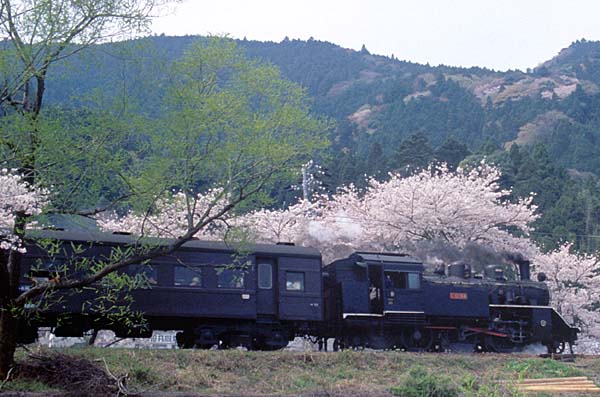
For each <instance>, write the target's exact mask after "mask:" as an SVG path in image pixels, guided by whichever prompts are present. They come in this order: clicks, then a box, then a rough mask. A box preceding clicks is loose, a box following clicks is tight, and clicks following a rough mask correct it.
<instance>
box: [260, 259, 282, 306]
mask: <svg viewBox="0 0 600 397" xmlns="http://www.w3.org/2000/svg"><path fill="white" fill-rule="evenodd" d="M256 273H257V277H256V279H257V288H256V313H257V314H258V315H259V316H260V315H263V316H275V315H276V314H277V309H278V308H277V286H276V284H277V264H276V263H275V261H274V260H273V259H265V258H256Z"/></svg>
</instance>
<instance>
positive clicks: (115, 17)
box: [0, 1, 329, 377]
mask: <svg viewBox="0 0 600 397" xmlns="http://www.w3.org/2000/svg"><path fill="white" fill-rule="evenodd" d="M30 3H31V4H30ZM61 3H62V6H63V8H64V9H63V10H62V11H63V12H62V13H61V12H60V11H61V9H60V7H59V8H58V9H55V8H54V6H57V7H58V6H59V5H58V2H39V4H38V3H37V2H29V1H23V2H19V3H18V4H19V6H20V8H19V13H18V14H14V12H15V10H16V9H17V7H16V6H15V5H14V3H11V4H9V2H6V1H3V2H2V6H3V7H2V9H1V11H2V14H0V16H1V18H2V26H3V27H4V29H5V31H6V32H7V37H8V38H9V40H8V41H7V42H5V43H4V45H5V46H7V49H6V50H5V51H3V52H2V57H3V61H4V63H3V64H2V66H5V68H4V69H2V73H3V74H4V75H3V77H4V79H3V80H4V81H8V82H10V83H12V84H13V85H12V86H10V85H6V84H5V86H4V87H3V88H2V92H4V94H3V95H2V97H1V99H2V102H1V106H2V116H3V117H2V127H3V128H2V140H1V142H0V144H1V145H2V149H1V150H2V151H1V154H2V158H1V159H0V161H2V162H3V163H4V164H11V165H12V166H16V168H18V169H19V170H20V171H21V173H22V174H23V175H25V181H26V182H27V183H29V184H35V185H42V186H43V185H50V184H53V185H54V184H57V185H56V190H55V194H54V195H53V196H52V197H51V201H52V202H53V203H54V204H55V205H54V207H53V208H52V209H51V210H52V211H54V212H64V211H65V210H66V211H68V212H75V210H77V212H79V213H84V214H87V215H90V214H96V213H98V212H100V211H103V210H104V209H106V208H105V207H92V208H86V206H89V205H90V204H93V203H97V202H98V200H99V199H100V198H101V197H102V196H106V195H107V189H108V190H109V192H108V196H109V197H110V198H111V199H112V201H113V203H112V204H115V203H116V202H119V203H121V205H122V206H123V207H124V208H133V209H134V210H139V211H140V212H141V213H144V214H152V212H153V211H155V210H156V208H155V205H154V204H155V203H156V201H157V199H158V198H159V197H162V196H163V195H164V190H166V189H178V190H179V191H180V192H181V194H183V195H184V196H185V200H186V203H187V205H188V206H187V209H188V211H189V217H188V220H189V222H188V224H187V228H186V232H185V233H183V234H182V235H180V236H179V238H177V239H175V240H172V241H170V242H168V243H164V244H162V245H150V244H148V243H146V242H144V240H141V241H142V243H140V244H139V245H136V246H132V247H128V248H127V249H125V250H122V251H119V252H115V253H114V255H111V256H110V257H109V258H107V259H105V260H102V261H85V260H80V258H78V257H77V252H75V255H74V256H72V257H71V262H72V263H71V264H75V266H76V267H77V272H73V271H72V270H73V267H72V266H71V267H70V266H65V267H64V268H62V269H61V277H60V278H56V279H53V280H48V282H40V283H38V284H35V285H33V286H32V288H31V289H29V290H27V291H25V292H22V291H19V290H18V288H17V287H18V284H19V275H20V274H21V269H20V261H21V255H22V254H21V253H20V252H18V251H16V250H10V251H6V252H3V253H2V255H1V256H0V267H1V268H0V270H1V271H0V284H1V286H2V288H0V290H1V292H0V295H1V296H0V298H1V302H0V303H1V312H0V315H1V318H0V336H1V337H0V377H5V376H6V374H7V372H8V371H9V368H10V366H11V364H12V362H13V357H14V351H15V347H16V340H17V332H18V324H19V323H18V320H19V318H18V317H19V315H21V314H23V312H24V311H23V308H24V307H26V305H28V304H29V303H31V302H32V301H33V300H35V301H36V302H38V301H39V300H40V299H41V300H42V301H45V300H50V299H52V298H53V297H54V296H56V294H57V293H61V294H62V293H64V292H69V291H79V290H81V288H84V287H87V286H91V285H95V284H98V283H99V282H100V281H102V282H101V283H99V284H101V285H102V286H111V285H113V286H114V285H124V284H126V285H129V287H135V286H136V285H137V284H135V283H133V282H132V280H128V279H127V278H121V277H119V273H117V270H119V269H123V268H125V267H127V266H130V265H139V264H141V263H145V261H147V260H148V259H150V258H153V257H156V256H160V255H164V254H166V253H169V252H172V251H173V250H175V249H177V248H178V247H180V246H181V245H182V244H184V243H185V242H186V241H188V240H189V239H191V238H192V237H193V236H194V235H195V234H197V233H198V232H199V231H201V230H203V229H204V228H206V227H207V226H208V225H211V224H212V223H214V222H216V221H218V220H219V219H222V218H223V217H225V216H226V215H227V214H230V213H232V212H234V210H235V209H237V208H240V207H242V206H243V204H244V203H246V202H247V201H250V199H252V201H253V202H255V201H256V200H257V199H260V198H261V197H262V195H263V192H264V191H268V189H269V187H270V186H271V185H272V184H273V183H275V182H277V181H280V180H282V179H285V178H288V177H289V176H290V175H291V174H292V172H293V170H297V169H299V167H300V165H301V164H302V162H303V161H306V160H307V159H308V158H309V157H312V155H313V154H314V152H315V151H316V150H318V149H320V148H322V147H324V146H325V145H326V141H325V140H324V139H323V138H322V136H324V133H326V130H327V129H328V128H329V124H328V123H327V122H324V121H322V120H320V119H316V118H314V117H313V116H311V114H310V113H309V106H308V102H307V100H306V96H305V93H304V91H303V90H302V89H301V88H300V87H299V86H297V85H296V84H293V83H290V82H289V81H287V80H285V79H283V78H282V77H281V75H280V74H279V72H278V70H277V69H276V68H275V67H273V66H271V65H267V64H262V63H258V62H256V61H251V60H248V59H246V58H245V57H244V56H243V55H241V53H240V51H239V49H238V48H237V47H236V46H235V44H234V43H233V42H232V41H231V40H226V39H219V38H215V39H211V40H209V41H208V42H206V41H205V42H203V43H200V44H195V45H193V46H192V47H191V48H190V50H189V51H188V52H187V53H186V55H185V56H184V57H183V58H182V59H181V60H180V61H178V62H176V63H175V64H174V66H173V68H172V72H171V74H170V78H171V80H172V81H173V85H172V87H171V89H170V91H169V92H168V94H167V95H166V96H165V98H164V100H165V104H164V106H165V108H166V109H167V110H166V112H165V116H164V117H162V118H161V119H154V120H151V122H150V123H149V122H148V120H143V118H141V117H140V118H139V119H137V118H133V119H132V118H130V117H127V116H128V115H127V114H126V113H123V112H122V110H123V109H124V108H123V107H118V108H109V107H106V106H104V105H103V106H102V107H100V109H98V110H97V111H93V112H91V111H89V110H87V111H85V110H83V111H82V110H81V109H79V110H73V109H65V110H64V111H60V112H58V111H57V109H52V108H48V107H44V106H42V105H43V97H44V93H45V79H46V76H47V72H48V70H49V68H50V66H51V65H53V64H54V63H56V62H58V61H59V60H60V59H62V57H65V56H69V55H70V54H72V53H74V52H75V51H79V50H81V49H83V48H84V47H87V46H90V45H92V44H93V43H95V42H97V41H98V40H101V39H105V38H106V37H107V36H114V35H116V34H118V33H124V32H128V31H132V32H133V31H137V29H138V28H140V27H143V26H144V25H145V24H146V22H147V21H148V19H147V17H148V13H149V11H150V9H151V8H152V6H153V5H154V3H153V2H144V1H138V2H135V1H134V2H112V1H94V2H91V1H90V2H87V1H84V2H71V1H65V2H61ZM32 4H33V5H36V4H37V5H38V6H37V7H31V8H28V7H27V6H28V5H32ZM136 11H139V13H136ZM27 13H30V14H27ZM15 15H17V17H15ZM90 15H92V17H90ZM25 16H27V18H26V17H25ZM80 18H83V22H81V21H80ZM88 18H91V20H88ZM103 18H104V19H103ZM43 24H49V25H44V26H46V27H45V28H44V29H42V28H41V26H42V25H43ZM36 27H37V29H38V30H39V32H41V33H40V34H43V35H44V36H43V37H28V38H27V39H26V40H25V39H23V37H24V33H22V32H35V31H36ZM88 28H89V29H88ZM60 29H63V30H62V31H61V32H62V33H60V34H59V33H58V31H59V30H60ZM10 46H12V47H10ZM8 47H10V48H8ZM11 73H16V74H11ZM7 76H13V77H14V76H16V77H14V78H12V79H11V78H8V77H7ZM15 81H16V83H15ZM16 98H18V99H19V100H16ZM32 100H33V102H32ZM82 116H85V117H82ZM58 132H60V133H58ZM119 147H121V148H123V149H122V150H119ZM84 152H92V153H93V156H95V157H96V158H95V161H94V158H93V157H92V156H87V157H86V156H81V154H82V153H84ZM63 156H64V158H67V159H69V163H70V162H71V161H72V160H75V161H73V162H72V163H71V165H70V167H67V168H66V169H63V168H61V166H62V167H64V166H68V163H67V162H63V160H62V158H63ZM78 156H80V157H78ZM56 159H58V160H56ZM57 165H58V166H57ZM90 175H91V176H92V178H90ZM92 181H96V182H95V183H92ZM111 186H112V187H111ZM111 189H112V190H113V191H110V190H111ZM211 189H212V190H211ZM209 191H210V192H213V193H215V192H216V193H215V194H207V195H205V196H203V197H205V198H206V197H209V198H210V199H209V200H208V201H207V200H206V199H205V200H204V201H203V205H205V206H206V211H204V212H202V213H201V214H200V216H199V217H194V216H192V215H191V214H192V213H194V211H195V210H196V204H197V200H198V197H200V196H202V193H203V192H205V193H206V192H209ZM81 192H83V193H81ZM82 208H83V210H82ZM17 218H18V219H17V221H16V222H15V225H17V229H16V230H15V231H16V233H17V235H18V236H20V237H26V236H24V229H25V227H24V225H25V224H26V222H27V219H25V214H18V217H17ZM5 287H6V288H5ZM42 307H43V305H42ZM96 307H102V305H101V304H100V303H97V304H96Z"/></svg>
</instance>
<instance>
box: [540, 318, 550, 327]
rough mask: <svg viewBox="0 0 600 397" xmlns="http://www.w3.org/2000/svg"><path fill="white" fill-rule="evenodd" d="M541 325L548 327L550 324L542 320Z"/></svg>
mask: <svg viewBox="0 0 600 397" xmlns="http://www.w3.org/2000/svg"><path fill="white" fill-rule="evenodd" d="M540 325H541V326H542V327H545V326H546V325H548V323H547V322H546V320H540Z"/></svg>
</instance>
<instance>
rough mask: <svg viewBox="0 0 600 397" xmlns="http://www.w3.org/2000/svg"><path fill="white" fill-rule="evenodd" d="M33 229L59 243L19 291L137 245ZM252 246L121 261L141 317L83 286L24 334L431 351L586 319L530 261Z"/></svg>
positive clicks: (506, 343)
mask: <svg viewBox="0 0 600 397" xmlns="http://www.w3.org/2000/svg"><path fill="white" fill-rule="evenodd" d="M36 238H37V239H44V240H47V239H51V240H54V241H58V242H59V243H60V246H61V249H59V250H56V249H55V250H54V251H55V252H54V253H53V255H49V254H48V252H47V250H45V249H42V248H40V246H39V245H38V244H35V243H32V244H30V245H29V246H28V247H27V254H26V255H25V256H24V263H23V266H22V268H23V272H22V277H21V288H22V289H23V290H25V289H27V288H30V287H31V285H32V283H34V282H36V281H38V282H39V280H40V277H41V278H44V277H52V275H54V274H55V273H56V268H58V267H59V265H60V264H61V263H62V264H64V263H66V262H69V261H70V260H71V259H70V258H72V257H73V256H75V255H77V256H79V257H81V256H84V257H88V258H102V257H110V255H111V251H112V250H113V249H114V248H115V247H120V248H123V247H126V246H128V245H132V244H135V239H134V238H132V237H131V236H127V235H120V234H82V233H70V232H64V231H43V232H38V233H37V235H36ZM32 241H35V239H34V240H32ZM56 252H59V253H60V254H56ZM249 252H251V253H250V254H243V255H242V256H241V255H240V253H239V252H237V251H236V250H234V249H233V248H231V247H229V246H227V245H226V244H223V243H218V242H204V241H198V240H192V241H190V242H188V243H186V244H185V245H183V246H182V247H181V248H180V249H178V250H176V251H175V252H173V253H171V254H170V255H166V256H163V257H158V258H155V259H153V260H152V261H151V262H150V263H148V264H145V265H143V266H132V267H131V268H130V269H125V270H124V271H126V272H129V273H131V274H135V273H136V272H140V271H142V272H144V273H145V277H146V278H147V280H148V282H149V284H150V286H151V288H148V289H138V290H135V291H133V297H134V299H135V304H134V309H136V310H139V311H141V312H143V313H144V317H145V319H146V323H145V324H144V326H137V325H130V326H128V327H124V326H122V325H119V324H112V323H109V322H106V323H102V320H101V319H100V318H97V317H96V316H94V314H93V313H91V312H88V311H86V310H85V305H83V302H84V301H86V300H88V299H90V298H91V297H90V296H89V294H90V293H89V292H86V291H79V292H77V293H75V294H72V293H71V294H69V295H65V296H64V299H62V300H59V303H58V304H55V305H54V306H51V307H50V308H48V309H47V310H45V311H44V312H43V314H42V316H36V317H32V318H31V319H30V320H29V322H28V323H27V324H22V328H23V332H21V338H22V342H31V341H32V340H33V339H35V336H36V335H37V332H36V331H37V328H38V327H41V326H51V327H54V330H53V332H54V333H55V334H56V335H57V336H81V335H83V333H84V332H86V331H88V330H90V329H93V328H96V329H98V328H101V329H112V330H113V331H115V333H116V334H117V336H119V337H149V336H150V335H151V333H152V331H153V330H179V332H178V334H177V342H178V345H179V346H180V347H182V348H188V347H189V348H191V347H196V348H210V347H212V346H215V345H216V346H218V347H220V348H228V347H235V346H240V345H241V346H245V347H247V348H249V349H257V350H274V349H279V348H282V347H285V346H286V345H287V344H288V342H289V341H290V340H292V339H293V338H294V337H295V336H306V335H310V336H311V337H313V338H315V339H316V340H317V341H318V342H319V344H320V346H321V347H322V348H323V349H327V343H325V342H326V341H327V340H331V339H333V340H334V342H333V348H334V349H340V348H365V347H369V348H376V349H392V348H397V349H405V350H427V351H448V350H470V351H495V352H511V351H518V350H520V349H522V348H523V347H525V346H527V345H529V344H533V343H541V344H543V345H545V346H546V347H547V349H548V350H549V351H551V352H561V351H563V350H564V348H565V346H566V345H570V346H572V345H573V344H574V343H575V341H576V339H577V333H578V329H577V328H574V327H571V326H570V325H569V324H567V322H566V321H565V320H564V319H563V318H562V317H561V316H560V314H559V313H558V312H556V311H555V310H554V309H553V308H552V307H550V306H549V300H550V296H549V291H548V288H547V286H546V285H545V284H544V283H543V282H541V281H540V282H534V281H531V280H530V274H529V263H528V262H526V261H522V262H521V263H520V264H519V276H520V280H519V281H507V279H506V277H505V276H504V274H503V269H502V267H500V266H491V267H488V268H486V269H485V272H484V274H483V275H475V274H473V272H471V269H470V266H469V265H468V264H466V263H453V264H451V265H449V266H448V267H447V269H438V270H437V271H436V272H435V273H433V274H425V271H424V270H425V269H424V266H423V263H422V262H421V261H420V260H418V259H416V258H413V257H410V256H407V255H404V254H391V253H369V252H357V253H354V254H352V255H351V256H349V257H348V258H346V259H342V260H338V261H335V262H333V263H331V264H329V265H328V266H326V267H324V268H323V267H322V263H321V255H320V253H319V252H318V251H317V250H315V249H310V248H304V247H296V246H293V245H253V246H252V247H251V249H250V250H249ZM65 313H68V316H66V317H65V316H64V314H65ZM59 319H60V321H59Z"/></svg>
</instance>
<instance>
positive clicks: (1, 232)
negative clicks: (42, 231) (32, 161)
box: [0, 169, 48, 280]
mask: <svg viewBox="0 0 600 397" xmlns="http://www.w3.org/2000/svg"><path fill="white" fill-rule="evenodd" d="M47 199H48V192H47V191H46V190H45V189H41V188H36V187H33V186H31V185H29V183H27V182H26V181H24V180H23V177H22V176H20V175H18V174H17V173H15V172H14V171H9V170H7V169H2V170H0V250H7V251H8V250H16V251H19V252H22V253H23V252H25V248H24V247H23V245H22V239H21V237H22V233H23V230H22V229H23V226H24V225H20V226H19V227H18V225H17V223H18V218H19V217H23V218H24V219H26V218H27V217H30V216H32V215H38V214H40V213H41V211H42V208H43V207H44V205H45V204H46V203H47ZM0 280H4V278H2V277H0Z"/></svg>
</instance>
